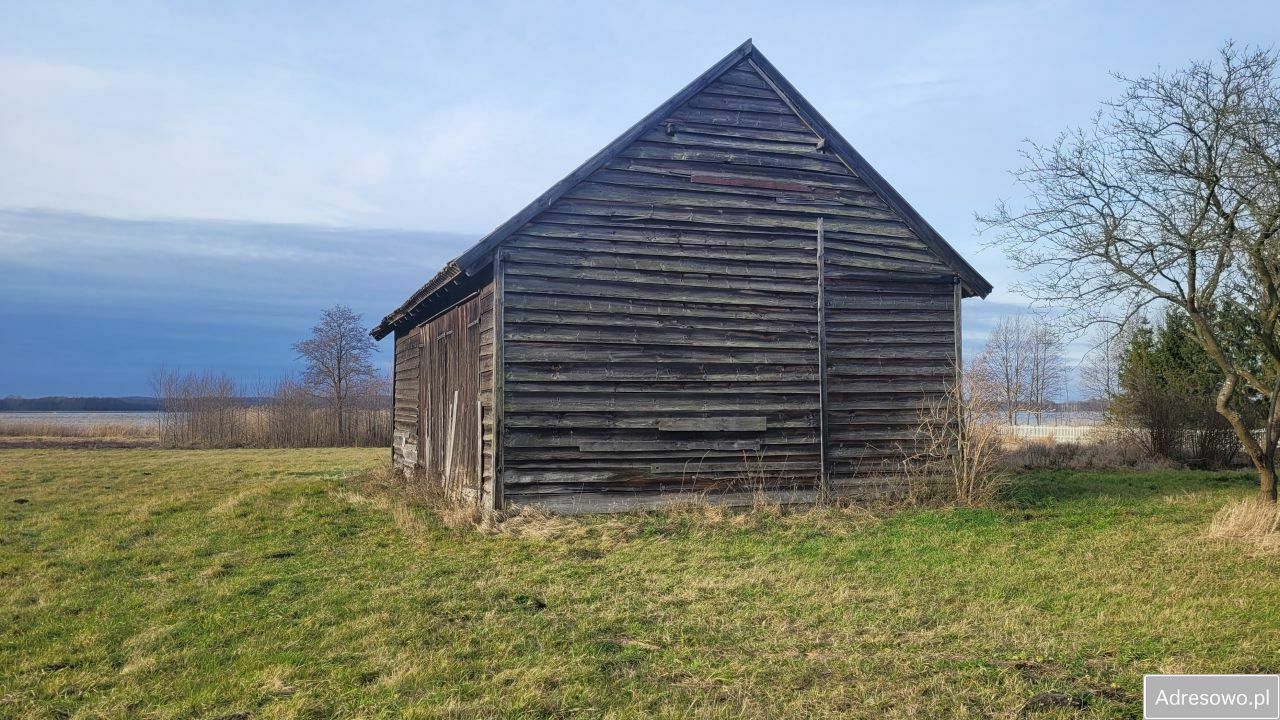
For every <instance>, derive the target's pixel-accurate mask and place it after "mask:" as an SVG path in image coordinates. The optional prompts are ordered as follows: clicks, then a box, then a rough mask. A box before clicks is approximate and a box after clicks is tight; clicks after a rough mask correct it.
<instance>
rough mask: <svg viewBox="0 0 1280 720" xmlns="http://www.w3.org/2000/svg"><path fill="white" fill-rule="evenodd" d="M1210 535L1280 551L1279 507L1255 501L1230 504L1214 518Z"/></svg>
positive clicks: (1269, 550) (1263, 548)
mask: <svg viewBox="0 0 1280 720" xmlns="http://www.w3.org/2000/svg"><path fill="white" fill-rule="evenodd" d="M1208 536H1209V537H1211V538H1218V539H1222V540H1235V541H1238V542H1245V543H1248V544H1251V545H1253V546H1254V547H1256V548H1257V549H1259V550H1262V551H1264V552H1280V505H1276V504H1274V503H1262V502H1259V501H1258V500H1256V499H1254V498H1248V499H1245V500H1237V501H1235V502H1233V503H1229V504H1228V505H1227V506H1226V507H1224V508H1222V509H1221V510H1219V511H1218V513H1217V514H1216V515H1214V516H1213V521H1212V522H1210V523H1209V532H1208Z"/></svg>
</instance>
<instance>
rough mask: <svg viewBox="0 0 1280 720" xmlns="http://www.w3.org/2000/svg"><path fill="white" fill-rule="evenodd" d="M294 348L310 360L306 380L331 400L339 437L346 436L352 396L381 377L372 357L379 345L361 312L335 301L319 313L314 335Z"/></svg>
mask: <svg viewBox="0 0 1280 720" xmlns="http://www.w3.org/2000/svg"><path fill="white" fill-rule="evenodd" d="M293 349H294V350H295V351H296V352H297V353H298V357H299V358H300V359H303V360H306V361H307V367H306V369H305V370H304V371H303V373H302V382H303V384H304V385H305V386H306V387H307V389H309V390H310V391H311V392H312V393H314V394H316V395H317V396H319V397H322V398H324V399H325V401H326V402H328V404H329V407H330V408H331V409H332V410H333V414H334V418H335V422H336V423H337V431H338V437H339V438H340V439H341V438H343V437H345V433H344V429H345V428H344V425H343V422H344V417H345V415H346V412H347V409H348V407H349V405H350V401H351V398H352V396H353V395H354V394H355V393H356V392H357V390H358V389H360V388H362V387H364V386H365V385H366V384H367V383H370V382H373V381H376V379H377V378H378V374H377V371H376V370H375V369H374V367H373V363H372V362H371V361H370V358H371V357H372V356H373V353H375V352H377V351H378V346H377V344H376V343H374V341H373V338H371V337H369V335H368V333H367V332H366V331H365V328H364V325H363V323H362V321H361V317H360V315H358V314H356V313H355V312H352V310H351V308H349V307H347V306H345V305H334V306H333V307H331V308H329V309H328V310H325V311H324V313H323V314H322V315H321V316H320V322H319V323H318V324H317V325H316V326H315V327H313V328H312V329H311V337H309V338H307V339H306V340H302V341H300V342H297V343H294V346H293Z"/></svg>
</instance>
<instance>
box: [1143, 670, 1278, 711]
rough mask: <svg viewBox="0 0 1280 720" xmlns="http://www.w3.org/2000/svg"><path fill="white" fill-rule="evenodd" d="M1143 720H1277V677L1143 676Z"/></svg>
mask: <svg viewBox="0 0 1280 720" xmlns="http://www.w3.org/2000/svg"><path fill="white" fill-rule="evenodd" d="M1142 717H1143V718H1145V720H1280V675H1144V676H1143V677H1142Z"/></svg>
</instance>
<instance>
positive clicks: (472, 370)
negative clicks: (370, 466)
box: [392, 282, 494, 507]
mask: <svg viewBox="0 0 1280 720" xmlns="http://www.w3.org/2000/svg"><path fill="white" fill-rule="evenodd" d="M493 288H494V286H493V283H492V282H490V283H488V284H487V285H486V286H485V287H483V288H482V289H481V290H480V291H479V293H478V294H477V295H474V296H470V297H467V298H465V299H463V300H462V301H461V302H459V303H458V304H457V305H455V306H454V307H452V308H451V309H449V310H448V311H447V312H444V313H442V314H440V315H439V316H438V317H435V318H434V319H431V320H430V321H428V322H425V323H422V324H420V325H418V326H416V327H414V328H412V329H407V330H400V331H397V333H396V358H395V434H394V441H393V445H392V456H393V460H394V462H395V464H396V465H397V466H398V467H401V468H403V469H406V470H418V469H421V470H425V471H426V480H427V481H432V482H436V481H442V482H445V483H447V485H448V487H450V488H451V489H453V490H455V491H458V492H459V494H460V495H461V496H462V497H463V498H465V499H467V500H469V501H474V502H477V503H481V504H484V505H486V506H489V507H492V504H493V502H494V500H493V497H494V496H493V494H494V485H493V477H494V464H493V463H494V452H493V438H494V416H493V399H494V394H493V380H494V373H493V350H494V307H493ZM455 392H456V393H457V410H456V413H455V410H454V408H453V405H454V397H455V396H454V393H455ZM450 435H452V442H451V443H450ZM446 465H447V466H448V468H449V472H448V474H447V476H446V473H445V468H446Z"/></svg>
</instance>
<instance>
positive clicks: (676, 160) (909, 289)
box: [499, 61, 954, 510]
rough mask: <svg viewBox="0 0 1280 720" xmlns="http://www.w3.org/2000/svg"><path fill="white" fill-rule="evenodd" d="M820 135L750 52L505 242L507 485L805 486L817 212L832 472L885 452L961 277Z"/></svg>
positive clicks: (601, 490)
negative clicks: (954, 280) (823, 146)
mask: <svg viewBox="0 0 1280 720" xmlns="http://www.w3.org/2000/svg"><path fill="white" fill-rule="evenodd" d="M821 144H822V141H821V138H819V137H818V136H817V135H816V134H815V133H814V132H813V130H811V129H810V128H809V127H808V126H807V125H806V124H805V123H804V121H803V120H802V119H801V118H800V117H799V116H798V115H797V114H796V113H795V112H793V111H792V109H791V108H790V107H789V106H788V105H787V103H786V102H785V101H784V100H783V99H782V98H781V97H780V95H779V94H778V93H777V92H776V91H775V90H774V88H773V87H772V86H771V85H770V83H769V82H768V81H767V80H766V79H765V78H764V77H763V76H762V75H761V74H760V73H759V72H757V69H756V68H755V67H754V66H753V65H752V64H751V63H750V61H744V62H743V63H742V64H741V65H739V66H738V67H736V68H734V69H733V70H730V71H729V72H727V73H725V74H724V75H723V76H721V78H720V79H719V80H717V81H716V82H714V83H712V84H711V85H710V86H709V87H708V88H707V89H706V90H705V91H704V92H702V93H700V94H698V95H697V96H695V97H694V98H692V99H691V100H690V101H689V102H687V103H686V104H685V105H684V106H682V107H680V108H678V109H677V110H675V111H674V112H673V113H672V114H671V116H670V117H669V118H666V119H664V120H663V121H662V122H659V123H657V124H655V126H654V127H653V128H652V129H651V130H650V131H649V132H648V133H646V134H645V135H644V136H642V137H641V139H640V140H638V141H637V142H635V143H633V144H632V145H631V146H630V147H629V148H627V149H626V150H624V151H623V152H622V153H621V154H620V156H619V157H617V158H616V159H614V160H613V161H611V162H610V163H608V165H606V166H605V167H604V168H603V169H601V170H599V171H597V172H595V173H594V174H592V175H591V176H589V177H588V178H587V179H586V180H585V181H583V182H582V183H580V184H579V185H578V186H577V187H575V188H574V189H573V190H571V191H569V192H568V194H567V195H565V196H564V197H563V198H562V199H560V200H558V201H557V202H555V203H554V204H553V205H552V206H550V207H549V208H548V209H547V210H546V211H545V212H543V213H542V214H540V215H539V216H537V217H536V218H535V219H534V220H533V221H531V222H530V223H528V224H527V225H525V226H524V227H523V228H522V229H521V230H520V231H519V232H517V233H516V234H515V235H513V236H512V237H511V238H509V239H508V240H507V241H506V243H505V244H504V245H503V247H502V249H501V250H500V251H499V252H500V253H501V259H500V262H499V264H500V266H501V272H500V278H499V282H501V283H502V287H501V290H500V292H499V295H500V297H501V298H502V307H501V308H500V312H501V313H502V319H501V322H500V326H501V327H502V328H503V336H502V355H503V357H504V358H505V362H504V373H503V375H502V377H501V381H502V385H503V388H504V391H503V396H502V401H501V407H502V413H503V427H504V433H503V438H502V442H503V446H502V452H501V456H502V460H501V463H502V468H503V482H502V483H501V490H500V492H502V493H503V496H504V498H505V500H506V501H508V502H512V503H516V504H520V503H541V504H544V505H547V506H550V507H553V508H557V509H561V510H596V509H620V508H626V507H639V506H643V505H645V504H647V503H650V502H654V501H655V500H659V499H660V498H659V494H660V493H666V492H672V491H702V490H711V491H716V492H721V493H746V494H748V495H749V494H750V493H751V492H753V491H754V490H756V489H758V488H761V487H763V488H765V489H769V490H775V491H778V492H791V493H796V494H797V496H803V495H804V494H805V493H809V492H811V491H812V490H813V489H814V488H815V486H816V484H817V482H818V476H819V469H820V466H821V455H820V444H819V435H820V431H821V426H820V423H819V418H820V416H821V395H820V392H819V377H820V375H821V372H820V371H821V367H820V364H819V349H818V292H817V289H818V265H817V249H818V239H817V238H818V221H819V219H820V218H821V219H822V223H823V243H824V246H825V258H826V259H825V264H824V267H823V270H824V274H825V276H826V278H827V284H826V290H827V296H828V297H827V298H826V302H827V308H828V313H827V322H828V329H829V340H830V347H829V348H828V349H827V358H828V360H827V363H826V364H827V369H828V371H829V374H830V387H829V388H828V403H829V410H830V412H829V415H828V420H829V425H830V427H829V428H828V430H829V432H830V435H831V437H832V438H833V440H832V448H833V450H834V451H835V452H833V453H832V454H831V455H829V460H831V461H832V467H831V472H832V477H833V479H836V480H840V481H842V482H845V483H846V484H850V483H852V484H856V483H857V482H858V480H859V478H863V477H870V476H871V473H870V472H869V470H868V466H869V464H870V462H871V461H873V460H874V461H876V462H877V464H883V463H880V461H881V460H883V459H884V458H883V457H882V456H883V455H884V454H885V452H887V448H890V447H891V445H892V443H894V442H897V441H898V440H899V439H900V438H901V437H902V434H903V432H905V423H906V419H907V418H908V416H910V415H912V414H913V413H914V412H915V410H914V407H915V406H918V405H919V404H920V402H921V401H922V398H923V395H922V394H921V392H922V391H925V390H927V389H929V388H933V387H935V384H936V383H935V381H936V380H937V379H938V378H940V377H942V375H941V373H942V368H945V367H947V366H948V363H949V358H950V357H951V356H952V355H953V354H954V338H953V336H951V335H950V334H949V333H950V331H949V330H948V329H947V328H946V327H945V326H946V325H947V320H946V318H945V315H946V313H948V312H950V309H951V304H952V303H951V299H950V298H951V294H950V293H951V284H950V283H951V282H952V280H951V277H950V275H951V273H950V271H949V270H948V269H947V268H946V266H945V265H944V264H943V263H942V262H941V261H939V260H938V259H937V258H936V257H935V256H934V255H933V254H932V253H931V252H930V250H929V249H928V248H927V246H926V245H925V244H924V243H923V242H922V241H921V240H920V239H918V238H917V237H916V236H915V235H914V234H913V232H912V231H911V230H910V229H909V228H908V227H907V225H906V224H904V223H903V222H902V221H901V220H900V219H899V218H898V217H897V216H896V215H895V214H894V212H893V211H892V210H891V209H890V208H889V207H888V205H886V203H885V202H884V201H883V200H882V199H881V198H880V197H878V196H877V195H876V194H875V193H874V192H873V191H872V190H871V189H870V188H869V187H868V186H867V185H866V184H865V183H864V182H863V181H862V180H861V179H860V178H859V177H857V175H855V174H854V173H853V172H852V171H851V170H850V169H849V168H848V167H847V166H846V165H845V164H844V163H843V162H841V161H840V160H839V159H838V158H836V157H835V156H834V155H831V154H829V153H827V152H824V151H823V150H822V149H821ZM944 289H945V291H946V292H945V297H944V296H943V295H942V294H941V293H942V291H943V290H944ZM878 470H879V468H877V471H878ZM746 496H747V495H743V496H742V497H746Z"/></svg>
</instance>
